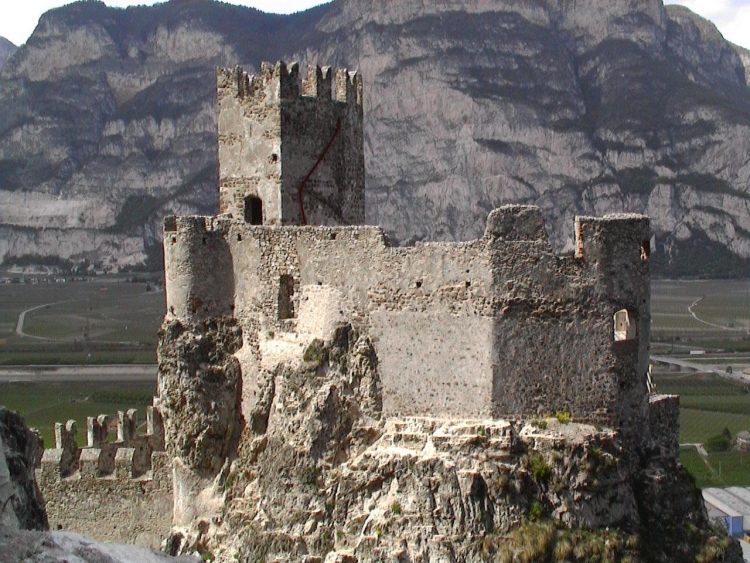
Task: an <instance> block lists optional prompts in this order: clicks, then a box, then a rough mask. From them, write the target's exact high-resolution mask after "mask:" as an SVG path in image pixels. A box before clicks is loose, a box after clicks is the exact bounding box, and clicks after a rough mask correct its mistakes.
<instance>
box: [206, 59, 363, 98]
mask: <svg viewBox="0 0 750 563" xmlns="http://www.w3.org/2000/svg"><path fill="white" fill-rule="evenodd" d="M217 86H218V89H219V95H220V96H222V95H227V94H231V95H232V96H234V97H237V98H240V99H248V100H252V102H254V103H257V104H260V103H271V102H276V101H281V100H287V101H288V100H295V99H296V98H299V97H305V98H317V99H319V100H321V101H324V102H330V101H331V100H333V101H336V102H340V103H348V104H353V105H357V106H362V76H361V75H360V74H359V73H357V72H353V71H350V70H348V69H346V68H337V69H336V70H335V71H333V69H332V68H331V67H330V66H324V67H320V66H316V65H309V66H308V68H307V75H306V77H305V78H302V79H301V78H300V70H299V64H297V63H296V62H294V63H291V64H289V65H287V64H286V63H284V62H283V61H279V62H277V63H275V64H274V63H268V62H264V63H262V64H261V67H260V73H259V74H257V75H253V74H250V73H248V72H247V71H245V69H243V68H242V67H240V66H237V67H235V68H232V69H228V68H220V69H218V72H217Z"/></svg>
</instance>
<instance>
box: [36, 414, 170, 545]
mask: <svg viewBox="0 0 750 563" xmlns="http://www.w3.org/2000/svg"><path fill="white" fill-rule="evenodd" d="M111 429H113V425H110V420H109V417H108V416H107V415H100V416H98V417H89V418H88V420H87V440H86V442H87V445H86V446H85V447H82V448H81V447H78V444H77V434H78V429H77V425H76V422H75V421H74V420H69V421H67V422H66V423H57V424H56V425H55V448H54V449H48V450H45V451H44V455H43V456H42V460H41V465H40V467H39V468H38V469H37V481H38V483H39V487H40V489H41V491H42V494H43V496H44V499H45V503H46V509H47V515H48V518H49V523H50V528H51V529H53V530H54V529H64V530H69V531H74V532H78V533H81V534H86V535H89V536H91V537H93V538H94V539H96V540H99V541H107V542H120V543H135V544H137V545H143V546H147V547H154V548H156V547H158V546H159V544H160V543H161V541H162V539H163V538H164V537H165V536H166V535H167V534H168V533H169V530H170V526H171V520H172V519H171V513H172V504H173V501H172V498H173V494H172V463H171V460H170V458H169V456H168V454H167V453H166V452H165V451H164V425H163V422H162V417H161V413H160V412H159V409H158V408H157V407H149V408H148V410H147V421H146V432H145V433H143V434H141V433H139V432H138V418H137V413H136V411H135V410H134V409H133V410H129V411H126V412H123V411H121V412H119V413H118V420H117V429H116V434H115V433H114V432H111V431H110V430H111ZM110 439H111V441H110Z"/></svg>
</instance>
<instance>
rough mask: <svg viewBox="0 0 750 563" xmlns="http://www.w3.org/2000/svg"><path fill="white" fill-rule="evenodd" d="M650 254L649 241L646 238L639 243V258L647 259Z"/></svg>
mask: <svg viewBox="0 0 750 563" xmlns="http://www.w3.org/2000/svg"><path fill="white" fill-rule="evenodd" d="M649 256H651V241H650V240H648V239H646V240H644V241H643V242H642V243H641V260H648V258H649Z"/></svg>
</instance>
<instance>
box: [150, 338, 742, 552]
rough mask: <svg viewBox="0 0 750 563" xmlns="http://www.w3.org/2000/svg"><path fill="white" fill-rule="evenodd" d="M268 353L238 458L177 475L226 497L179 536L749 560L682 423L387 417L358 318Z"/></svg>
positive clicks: (278, 548) (352, 548)
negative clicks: (665, 427) (642, 439)
mask: <svg viewBox="0 0 750 563" xmlns="http://www.w3.org/2000/svg"><path fill="white" fill-rule="evenodd" d="M282 348H283V349H282ZM265 352H266V356H265V360H264V361H263V362H262V363H261V364H259V368H258V371H257V373H253V374H245V377H247V378H248V380H252V379H254V378H257V381H258V384H257V390H256V391H255V393H254V395H253V396H254V397H255V401H254V405H255V407H254V409H253V411H252V413H251V414H250V416H249V419H248V421H247V422H248V427H247V428H246V431H245V432H244V433H243V437H242V440H241V441H240V443H239V444H238V446H237V448H236V450H235V451H233V452H230V454H229V456H228V458H227V461H228V462H229V464H228V466H227V469H228V470H225V471H222V472H221V473H218V474H217V475H216V477H215V478H214V480H213V481H212V482H211V483H210V484H209V489H210V490H204V491H200V492H197V491H195V490H190V491H187V490H181V489H180V487H176V489H175V505H176V506H179V505H180V504H181V503H183V502H186V501H190V500H191V499H194V498H196V497H198V496H201V494H202V495H203V497H204V498H206V497H207V496H209V495H210V497H211V498H213V499H214V501H215V502H214V504H213V505H212V506H211V507H210V508H211V509H212V510H211V511H206V508H207V507H208V505H207V504H204V505H202V506H201V507H200V508H203V509H204V512H203V513H198V512H194V513H193V517H194V519H193V520H192V521H186V522H184V523H183V525H181V526H180V525H178V526H177V527H176V529H175V530H174V533H173V536H172V538H171V539H170V540H169V542H168V543H169V544H170V545H171V546H172V547H174V548H175V551H181V552H184V553H199V554H201V555H202V556H203V557H204V559H205V558H207V557H210V558H213V559H215V560H216V561H233V560H241V561H272V560H273V561H307V562H310V563H311V562H315V561H317V562H322V561H324V560H325V561H326V562H328V561H331V562H333V561H349V562H359V563H365V562H373V563H374V562H376V561H424V562H427V563H429V562H437V561H461V562H475V561H476V562H479V561H516V560H524V561H537V560H538V561H548V560H549V561H563V560H565V561H592V560H600V559H599V558H601V560H611V561H619V560H630V561H664V562H666V561H692V560H695V558H696V556H699V557H702V559H701V560H706V561H736V562H737V563H739V561H741V556H739V555H738V552H737V549H738V546H737V545H736V544H735V543H732V542H731V541H730V540H729V539H728V538H726V537H725V536H722V534H721V533H720V532H717V531H715V530H713V529H712V528H711V526H710V525H709V523H708V520H707V517H706V513H705V509H704V508H703V504H702V501H701V497H700V494H699V492H698V491H697V489H696V488H695V487H694V485H693V484H692V482H691V481H690V479H689V478H688V477H687V474H686V473H685V471H684V469H682V467H680V466H679V464H678V463H677V459H676V458H675V457H674V448H673V447H672V446H673V444H672V442H675V443H676V434H674V435H673V436H672V437H671V438H670V437H663V441H662V442H657V443H654V444H652V446H651V447H650V448H647V449H646V450H644V451H642V452H640V453H636V452H634V451H632V450H628V449H625V448H624V447H623V445H622V440H621V437H620V436H619V435H618V433H617V432H614V431H612V430H609V429H606V428H596V427H594V426H591V425H588V424H582V423H577V422H575V421H569V420H568V419H567V418H566V417H565V416H564V413H560V414H559V415H558V416H557V417H539V418H535V419H530V420H513V421H503V420H483V421H482V420H459V419H432V418H416V417H411V418H399V419H395V418H389V419H385V418H384V417H383V416H382V400H381V395H380V389H381V383H380V375H379V368H378V362H377V357H376V355H375V353H374V348H373V346H372V343H371V341H370V339H369V338H368V337H367V335H366V334H363V333H362V332H360V331H356V330H354V329H352V328H351V326H349V325H346V324H345V325H342V326H340V327H339V328H337V329H336V330H335V331H334V332H333V333H332V334H331V335H330V337H329V338H328V339H326V340H325V341H324V340H319V339H315V340H312V341H311V342H306V343H302V345H300V343H298V342H294V343H293V344H292V343H291V342H289V343H288V345H286V346H284V345H283V344H282V342H281V341H278V340H277V341H276V344H275V347H273V349H272V347H271V345H270V344H267V348H266V350H265ZM271 352H273V353H271ZM162 400H163V399H162ZM667 403H670V400H666V402H665V403H664V404H663V405H661V407H662V408H663V409H665V408H667V406H668V404H667ZM672 404H676V403H674V402H672ZM665 412H666V411H665ZM661 422H662V424H666V419H664V418H662V419H661ZM671 432H672V433H674V432H676V428H675V427H674V426H672V427H671ZM179 456H182V457H186V458H187V459H190V457H189V455H185V454H184V453H182V454H178V457H179ZM178 466H179V465H178ZM605 557H606V559H604V558H605Z"/></svg>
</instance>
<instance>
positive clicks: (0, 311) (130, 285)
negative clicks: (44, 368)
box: [0, 277, 165, 365]
mask: <svg viewBox="0 0 750 563" xmlns="http://www.w3.org/2000/svg"><path fill="white" fill-rule="evenodd" d="M164 310H165V303H164V293H163V291H159V290H158V287H157V286H156V285H155V284H153V283H149V282H146V281H136V282H134V281H132V279H128V278H122V277H107V278H98V279H95V280H89V281H68V282H67V283H48V282H42V283H35V284H31V283H13V284H4V285H0V365H39V364H88V363H153V362H154V361H155V352H154V351H155V348H156V338H157V333H158V330H159V325H160V323H161V320H162V319H163V317H164ZM23 311H26V314H25V319H24V323H23V334H22V335H19V334H17V333H16V327H17V324H18V322H19V315H21V313H22V312H23Z"/></svg>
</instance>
